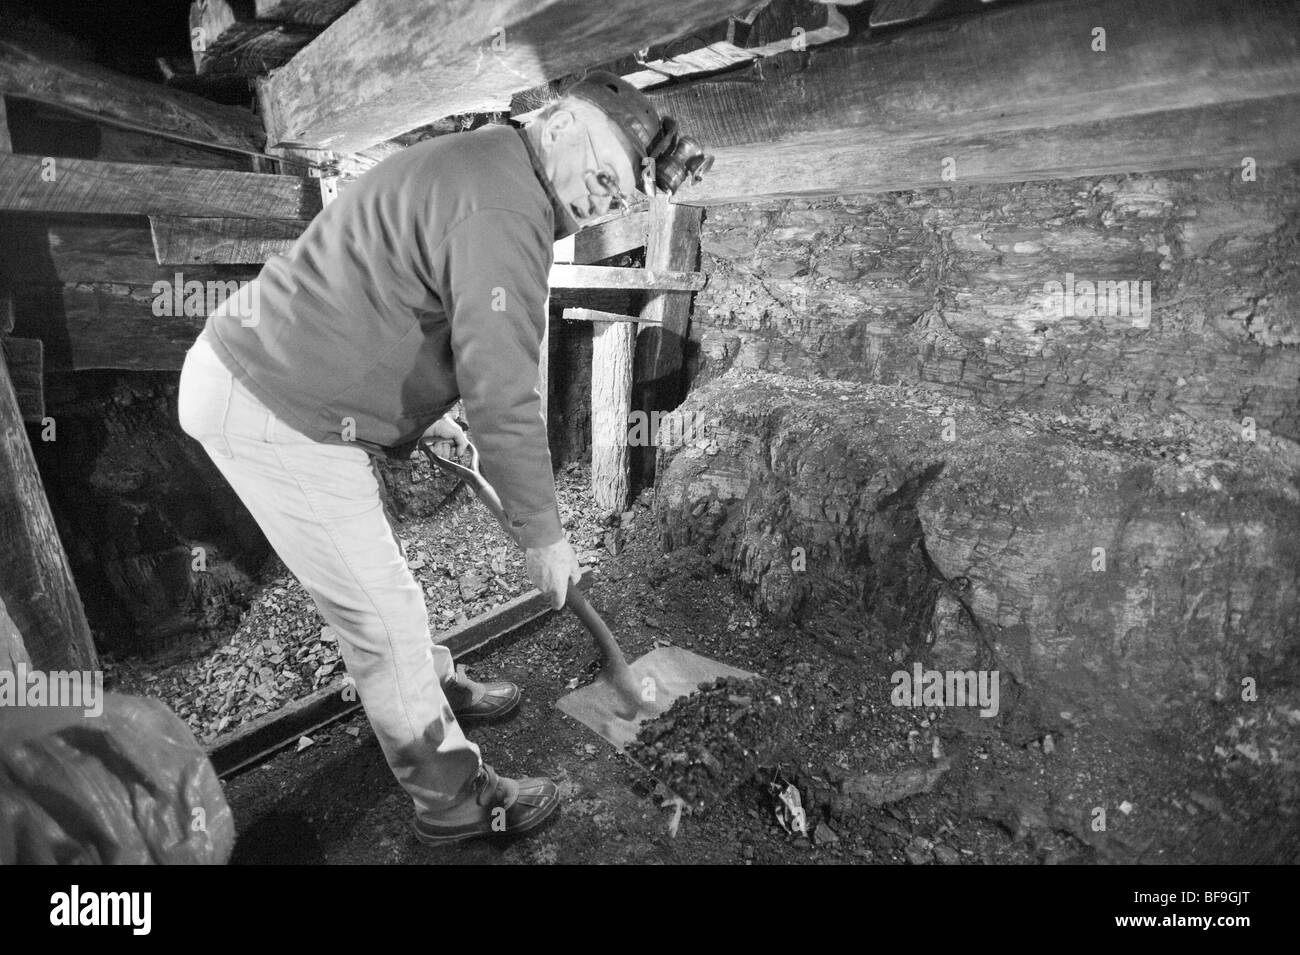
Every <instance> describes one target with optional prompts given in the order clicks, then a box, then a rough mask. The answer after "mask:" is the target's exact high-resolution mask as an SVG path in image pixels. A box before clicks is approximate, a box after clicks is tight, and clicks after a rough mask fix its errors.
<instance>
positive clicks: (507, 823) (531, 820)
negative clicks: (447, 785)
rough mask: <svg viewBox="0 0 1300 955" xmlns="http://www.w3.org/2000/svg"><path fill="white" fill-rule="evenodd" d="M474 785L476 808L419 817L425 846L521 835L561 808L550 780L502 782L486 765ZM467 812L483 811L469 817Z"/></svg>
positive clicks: (418, 830) (419, 834)
mask: <svg viewBox="0 0 1300 955" xmlns="http://www.w3.org/2000/svg"><path fill="white" fill-rule="evenodd" d="M474 784H475V795H474V803H473V806H468V807H467V806H465V805H461V806H457V807H455V808H454V809H452V810H451V811H450V812H448V813H446V814H444V817H443V818H442V819H439V818H438V817H436V816H424V817H421V816H416V817H415V837H416V838H417V839H419V840H420V841H421V842H422V843H424V844H425V845H426V846H447V845H453V844H454V843H457V842H464V841H465V840H467V839H478V838H481V837H482V836H503V837H509V836H520V835H523V834H524V833H527V832H532V831H534V830H535V829H537V827H538V826H540V825H542V824H543V823H544V822H546V821H547V820H548V819H550V818H551V817H552V816H553V815H555V813H556V811H557V810H558V809H559V808H560V790H559V787H557V786H556V785H555V783H554V782H553V781H552V780H550V779H545V778H540V777H530V778H526V779H509V778H506V779H502V778H501V777H500V776H498V775H497V773H496V770H494V769H493V768H492V767H491V766H489V765H487V764H486V763H484V764H483V767H482V768H481V769H480V770H479V774H478V776H477V778H476V779H475V781H474ZM466 809H470V810H474V809H479V810H481V812H471V813H469V814H467V813H466V811H465V810H466ZM467 815H468V818H467ZM451 818H457V819H458V820H460V821H456V822H451V821H449V820H450V819H451Z"/></svg>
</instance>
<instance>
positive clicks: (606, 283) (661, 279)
mask: <svg viewBox="0 0 1300 955" xmlns="http://www.w3.org/2000/svg"><path fill="white" fill-rule="evenodd" d="M550 281H551V288H553V289H619V290H622V291H637V292H647V291H663V292H698V291H699V290H700V289H702V288H704V282H705V276H704V274H703V273H701V272H683V271H678V270H675V269H619V268H611V267H609V266H602V265H554V266H551V278H550Z"/></svg>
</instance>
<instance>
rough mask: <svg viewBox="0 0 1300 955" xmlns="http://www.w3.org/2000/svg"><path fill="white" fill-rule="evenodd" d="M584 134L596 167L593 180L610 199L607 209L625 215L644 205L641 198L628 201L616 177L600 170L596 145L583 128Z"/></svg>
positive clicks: (587, 130) (587, 131) (588, 130)
mask: <svg viewBox="0 0 1300 955" xmlns="http://www.w3.org/2000/svg"><path fill="white" fill-rule="evenodd" d="M584 132H585V133H586V134H587V147H588V148H589V149H590V150H591V158H592V160H594V162H595V165H596V171H595V173H594V174H593V178H595V180H596V184H597V185H598V186H600V188H601V189H603V190H604V191H605V195H607V196H609V197H610V199H609V207H610V208H611V209H615V210H617V211H619V212H621V213H623V214H624V215H627V214H628V213H629V212H631V211H633V210H634V209H636V208H637V207H638V206H641V205H644V202H645V200H644V198H643V197H639V198H637V199H629V198H628V196H627V193H625V192H624V191H623V190H622V189H621V188H619V185H618V179H617V177H615V176H614V174H613V173H611V172H608V171H607V170H604V169H601V168H600V156H598V155H597V154H596V144H595V142H593V141H592V138H591V130H590V129H585V128H584Z"/></svg>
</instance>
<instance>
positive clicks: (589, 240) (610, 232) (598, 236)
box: [573, 212, 650, 265]
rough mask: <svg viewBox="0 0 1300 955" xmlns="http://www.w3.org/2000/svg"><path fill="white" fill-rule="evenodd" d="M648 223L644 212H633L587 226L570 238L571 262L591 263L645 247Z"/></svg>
mask: <svg viewBox="0 0 1300 955" xmlns="http://www.w3.org/2000/svg"><path fill="white" fill-rule="evenodd" d="M649 224H650V220H649V218H648V217H647V216H646V214H645V213H644V212H632V213H629V214H627V215H625V216H618V217H617V218H614V219H607V220H605V221H604V222H600V223H597V224H596V225H591V226H587V227H586V228H584V229H581V230H579V232H578V233H577V234H576V235H575V236H574V237H573V238H574V256H573V261H574V262H577V263H578V264H580V265H582V264H590V263H592V262H600V261H603V260H604V259H612V258H613V257H614V256H616V255H623V254H624V253H625V252H631V251H632V250H633V249H639V248H641V247H642V246H643V245H645V241H646V232H647V230H648V229H649Z"/></svg>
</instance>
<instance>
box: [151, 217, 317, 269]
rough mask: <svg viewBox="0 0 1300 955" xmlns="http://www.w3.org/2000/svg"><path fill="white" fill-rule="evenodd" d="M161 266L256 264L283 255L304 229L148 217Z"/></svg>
mask: <svg viewBox="0 0 1300 955" xmlns="http://www.w3.org/2000/svg"><path fill="white" fill-rule="evenodd" d="M149 228H150V229H151V230H152V233H153V252H154V255H155V257H156V259H157V261H158V263H159V264H160V265H190V264H195V263H206V264H209V265H214V264H220V265H256V264H261V263H263V262H265V261H266V260H267V259H269V258H270V257H271V256H273V255H284V254H285V253H286V252H288V251H289V249H291V248H292V247H293V243H294V242H295V241H296V240H297V238H298V236H300V235H302V232H303V230H304V229H305V228H307V223H306V222H304V221H302V220H301V219H233V218H227V219H218V218H205V217H193V216H150V217H149Z"/></svg>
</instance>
